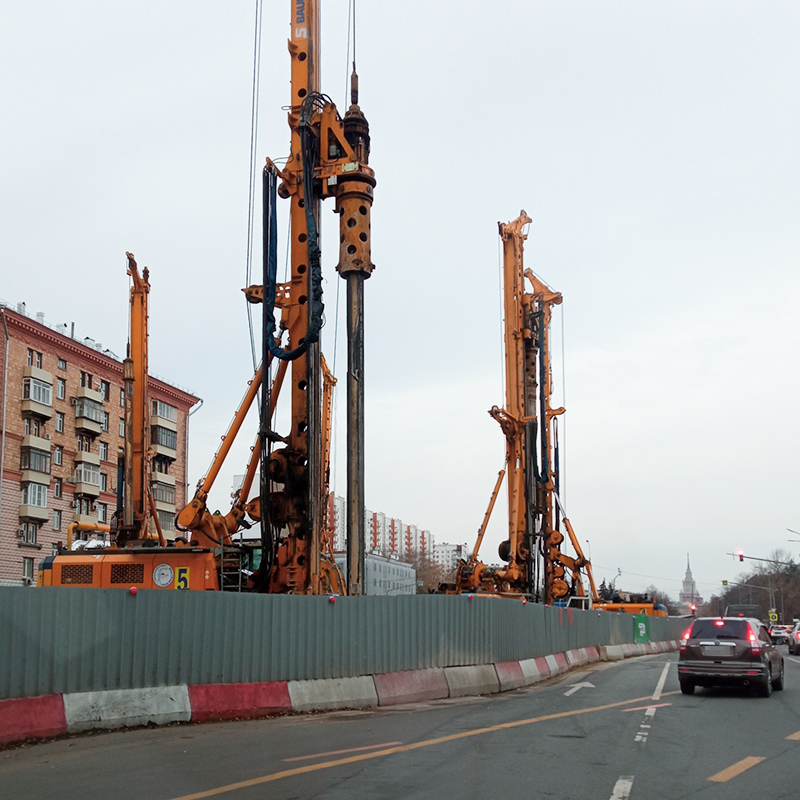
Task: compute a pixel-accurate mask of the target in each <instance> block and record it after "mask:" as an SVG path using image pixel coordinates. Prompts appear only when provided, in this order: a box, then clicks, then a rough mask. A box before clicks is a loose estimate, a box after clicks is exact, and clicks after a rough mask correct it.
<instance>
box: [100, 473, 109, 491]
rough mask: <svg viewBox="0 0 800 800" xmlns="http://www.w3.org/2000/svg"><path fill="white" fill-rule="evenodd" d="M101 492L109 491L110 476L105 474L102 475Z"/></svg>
mask: <svg viewBox="0 0 800 800" xmlns="http://www.w3.org/2000/svg"><path fill="white" fill-rule="evenodd" d="M100 491H101V492H107V491H108V475H106V473H105V472H101V473H100Z"/></svg>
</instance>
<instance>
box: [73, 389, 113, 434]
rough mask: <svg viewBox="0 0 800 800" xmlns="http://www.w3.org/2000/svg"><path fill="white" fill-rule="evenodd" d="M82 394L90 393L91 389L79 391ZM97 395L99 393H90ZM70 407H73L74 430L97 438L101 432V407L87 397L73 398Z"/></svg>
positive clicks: (102, 418) (103, 415)
mask: <svg viewBox="0 0 800 800" xmlns="http://www.w3.org/2000/svg"><path fill="white" fill-rule="evenodd" d="M81 391H83V392H91V391H92V390H91V389H81ZM92 394H99V392H92ZM72 405H74V406H75V430H76V431H78V432H80V433H88V434H89V435H90V436H97V435H98V434H99V433H100V432H101V431H102V430H103V420H104V418H105V411H103V406H102V405H101V404H100V403H97V402H96V401H95V400H92V399H90V398H88V397H73V398H72Z"/></svg>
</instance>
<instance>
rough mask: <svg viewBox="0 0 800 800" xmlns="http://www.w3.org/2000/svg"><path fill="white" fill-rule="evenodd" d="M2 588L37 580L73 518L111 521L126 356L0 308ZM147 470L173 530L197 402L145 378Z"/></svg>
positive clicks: (164, 522) (167, 527) (162, 517)
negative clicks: (150, 459) (192, 412)
mask: <svg viewBox="0 0 800 800" xmlns="http://www.w3.org/2000/svg"><path fill="white" fill-rule="evenodd" d="M0 341H2V342H3V346H2V349H0V585H6V586H7V585H19V584H26V583H30V582H34V583H35V581H36V569H37V567H38V564H39V561H40V560H41V559H42V558H44V557H45V556H48V555H50V554H51V553H52V551H53V546H54V545H55V544H56V543H57V542H65V541H66V535H67V526H68V525H69V523H71V522H108V521H109V520H110V518H111V515H112V514H113V513H114V511H115V510H116V507H117V498H116V490H117V458H118V454H119V451H120V449H121V447H122V444H123V436H124V432H125V429H124V425H125V422H124V416H125V415H124V404H125V394H124V389H123V385H124V384H123V380H122V361H121V360H120V359H119V358H118V357H117V356H116V355H114V354H113V353H112V352H111V351H110V350H103V349H102V345H100V344H99V343H96V342H94V341H93V340H92V339H88V338H87V339H84V340H77V339H74V338H73V337H72V336H71V332H70V331H68V330H67V326H66V325H62V326H58V327H55V328H54V327H50V326H49V325H46V324H45V322H44V315H43V314H37V317H36V319H32V318H31V317H29V316H28V315H27V314H26V312H25V307H24V304H22V303H21V304H19V306H17V309H16V311H15V310H12V309H11V308H9V307H0ZM149 391H150V402H151V405H152V407H151V417H150V432H151V439H150V441H151V453H152V454H153V471H152V474H151V478H152V483H151V487H152V490H153V498H154V500H155V503H156V508H157V511H158V516H159V521H160V523H161V527H162V529H163V530H164V534H165V536H166V537H167V538H168V539H172V538H174V535H175V511H176V508H177V509H180V508H182V507H183V505H185V503H186V483H187V481H186V469H187V446H188V439H187V417H188V414H189V411H190V410H191V408H192V406H194V405H195V404H196V403H197V402H198V400H199V398H197V397H195V396H194V395H192V394H190V393H189V392H186V391H184V390H182V389H179V388H177V387H175V386H172V385H170V384H168V383H166V382H164V381H162V380H158V379H156V378H153V377H152V376H151V378H150V382H149Z"/></svg>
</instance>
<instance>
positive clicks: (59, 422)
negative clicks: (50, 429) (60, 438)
mask: <svg viewBox="0 0 800 800" xmlns="http://www.w3.org/2000/svg"><path fill="white" fill-rule="evenodd" d="M56 433H64V415H63V414H62V413H61V412H60V411H56Z"/></svg>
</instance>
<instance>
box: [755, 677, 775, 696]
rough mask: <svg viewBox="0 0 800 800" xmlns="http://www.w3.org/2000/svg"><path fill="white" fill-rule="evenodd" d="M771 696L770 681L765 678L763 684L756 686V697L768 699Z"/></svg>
mask: <svg viewBox="0 0 800 800" xmlns="http://www.w3.org/2000/svg"><path fill="white" fill-rule="evenodd" d="M771 694H772V681H771V680H770V679H769V678H767V679H766V680H765V681H764V683H761V684H759V685H758V696H759V697H769V696H770V695H771Z"/></svg>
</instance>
